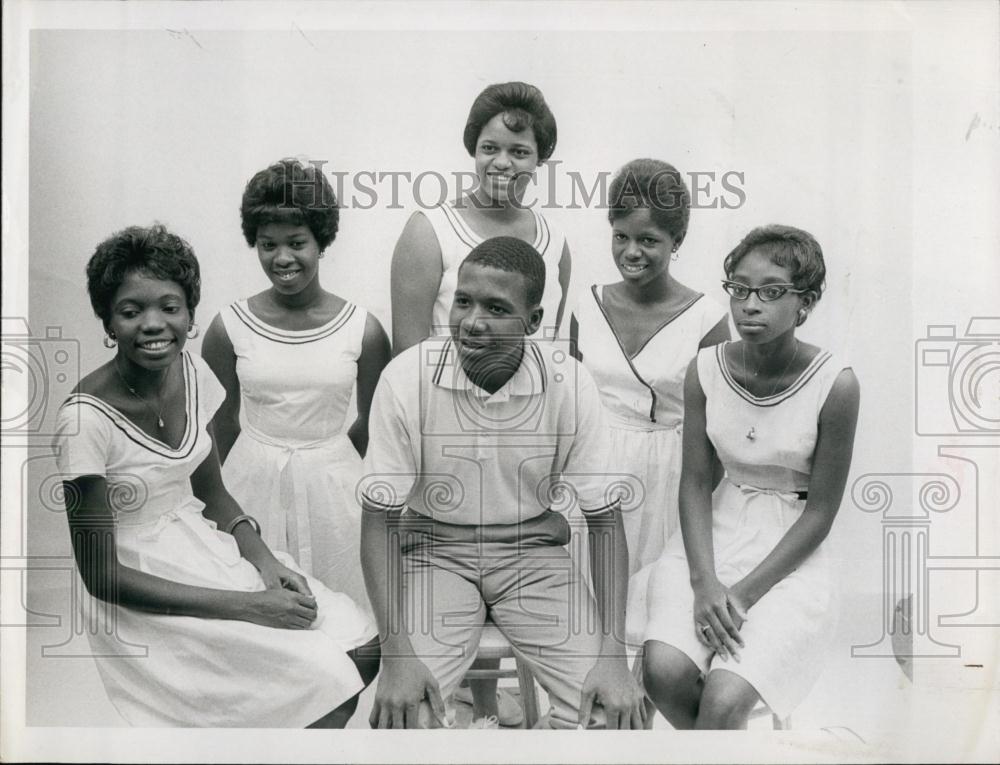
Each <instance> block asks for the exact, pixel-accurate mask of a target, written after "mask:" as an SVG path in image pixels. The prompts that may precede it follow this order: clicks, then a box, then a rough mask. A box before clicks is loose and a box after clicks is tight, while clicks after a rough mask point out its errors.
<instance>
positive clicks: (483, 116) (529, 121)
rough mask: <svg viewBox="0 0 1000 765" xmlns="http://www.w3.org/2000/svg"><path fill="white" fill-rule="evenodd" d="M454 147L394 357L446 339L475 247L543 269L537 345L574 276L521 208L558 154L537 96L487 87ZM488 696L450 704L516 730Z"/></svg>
mask: <svg viewBox="0 0 1000 765" xmlns="http://www.w3.org/2000/svg"><path fill="white" fill-rule="evenodd" d="M462 139H463V143H464V145H465V150H466V151H467V152H468V153H469V156H470V157H472V158H473V160H474V163H475V172H476V178H477V186H476V188H475V189H473V190H472V191H470V192H466V193H463V194H461V195H460V196H458V198H456V199H455V200H453V201H450V202H444V203H443V204H441V205H438V206H436V207H432V208H429V209H424V210H418V211H417V212H415V213H413V215H412V216H410V219H409V221H407V223H406V226H405V228H404V229H403V233H402V234H401V235H400V237H399V241H398V242H397V243H396V248H395V250H394V251H393V254H392V277H391V288H392V346H393V353H394V354H399V353H401V352H402V351H404V350H406V349H407V348H409V347H410V346H412V345H416V344H417V343H419V342H420V341H421V340H423V339H424V338H426V337H429V336H431V335H441V334H448V315H449V313H450V311H451V303H452V299H453V297H454V295H455V285H456V283H457V280H458V267H459V266H460V265H461V264H462V261H463V260H465V256H466V255H468V254H469V252H470V251H471V250H472V249H473V248H474V247H476V246H477V245H479V244H481V243H482V242H484V241H486V240H487V239H490V238H492V237H497V236H511V237H515V238H517V239H522V240H523V241H525V242H528V243H529V244H531V245H532V246H533V247H534V248H535V249H536V250H537V251H538V252H539V254H540V255H541V256H542V260H543V261H544V262H545V272H546V278H545V293H544V295H543V296H542V310H543V315H542V324H541V327H540V329H539V330H538V333H537V337H538V339H543V340H544V339H551V338H553V337H555V336H556V334H557V333H558V330H559V326H560V324H561V322H562V314H563V308H564V306H565V302H566V291H567V290H568V289H569V280H570V270H571V268H572V265H571V256H570V251H569V245H568V244H567V242H566V237H565V236H564V235H563V234H562V233H561V232H559V231H558V230H557V229H556V228H555V227H554V226H553V225H552V224H551V223H550V222H549V221H548V220H547V219H546V218H545V217H543V216H542V215H541V214H540V213H538V212H536V211H535V210H534V209H533V208H529V207H527V205H526V204H525V203H524V194H525V190H526V188H527V186H528V184H529V183H530V182H531V180H532V178H533V176H534V174H535V172H536V171H537V169H538V167H539V166H540V165H541V164H542V163H543V162H545V161H546V160H547V159H549V158H550V157H551V156H552V153H553V152H554V151H555V148H556V120H555V117H554V116H553V114H552V111H551V110H550V109H549V106H548V104H547V103H545V98H544V96H543V95H542V92H541V91H540V90H539V89H538V88H536V87H535V86H534V85H529V84H527V83H524V82H505V83H500V84H496V85H490V86H489V87H487V88H486V89H485V90H483V91H482V92H481V93H480V94H479V95H478V96H477V97H476V100H475V101H474V102H473V103H472V108H471V109H470V110H469V116H468V119H467V120H466V123H465V130H464V133H463V136H462ZM495 665H496V663H495V662H494V663H493V665H490V666H495ZM474 668H488V666H487V664H485V663H477V664H476V665H474ZM495 688H496V681H495V680H482V681H474V682H473V683H472V693H471V695H470V692H469V689H468V688H467V687H464V686H463V687H462V688H459V690H458V691H457V692H456V698H457V699H459V700H461V701H469V702H470V703H472V705H473V716H474V718H475V721H474V723H473V724H474V725H476V726H478V727H484V726H485V727H496V725H497V723H499V724H500V725H505V726H513V725H518V724H520V722H521V720H522V719H523V715H522V712H521V709H520V707H519V706H518V705H517V703H516V701H514V699H513V698H512V697H511V696H510V695H509V694H507V693H506V692H505V691H497V690H494V689H495Z"/></svg>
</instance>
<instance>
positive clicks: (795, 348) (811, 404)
mask: <svg viewBox="0 0 1000 765" xmlns="http://www.w3.org/2000/svg"><path fill="white" fill-rule="evenodd" d="M724 268H725V272H726V277H727V278H726V280H725V281H724V282H723V286H724V287H725V289H726V291H727V292H728V293H729V295H730V310H731V312H732V316H733V321H734V323H735V325H736V329H737V331H738V333H739V335H740V339H739V340H738V341H736V342H726V343H723V344H721V345H718V346H716V347H714V348H706V349H704V350H702V351H700V352H699V353H698V356H697V358H696V359H695V360H694V361H692V362H691V364H690V366H689V367H688V371H687V377H686V379H685V383H684V447H683V455H684V456H683V466H682V471H681V484H680V524H681V532H682V533H681V535H679V536H676V537H674V538H673V539H672V540H671V541H670V542H669V543H668V545H667V550H666V551H665V554H664V557H663V559H662V560H661V562H660V563H659V565H658V566H657V568H656V570H655V572H654V573H653V575H652V578H651V581H650V590H649V604H650V615H649V623H648V625H647V628H646V643H645V653H644V678H645V686H646V691H647V693H648V694H649V696H650V698H651V699H652V700H653V703H654V704H655V705H656V707H657V709H659V711H660V712H661V713H662V714H663V715H664V716H665V717H666V718H667V719H668V720H669V721H670V723H671V724H672V725H673V726H674V727H675V728H684V729H686V728H701V729H739V728H745V727H746V725H747V721H748V719H749V715H750V712H751V710H752V709H753V708H754V706H755V705H756V704H757V703H758V702H759V701H761V700H763V702H764V703H765V704H766V705H767V706H768V707H769V708H770V709H771V711H772V712H774V713H775V714H777V715H779V716H781V717H785V716H787V715H788V714H789V713H790V712H791V711H792V709H793V708H794V707H795V705H796V704H797V703H798V702H799V701H801V700H802V699H803V698H804V696H805V695H806V693H807V692H808V691H809V689H810V687H811V686H812V685H813V683H814V682H815V680H816V678H817V676H818V675H819V672H820V670H821V668H822V660H823V657H824V654H825V652H826V650H827V648H828V645H829V639H830V637H831V636H832V631H833V628H834V626H835V620H836V611H835V608H834V588H833V577H832V572H831V570H830V566H829V562H828V559H827V557H826V555H825V553H824V547H823V545H822V542H823V540H824V539H825V538H826V536H827V534H828V533H829V531H830V528H831V526H832V524H833V520H834V518H835V517H836V514H837V510H838V508H839V506H840V501H841V498H842V496H843V492H844V485H845V483H846V481H847V474H848V471H849V469H850V465H851V456H852V452H853V448H854V433H855V427H856V424H857V415H858V401H859V396H860V393H859V386H858V381H857V378H856V377H855V376H854V373H853V371H852V370H851V369H850V368H849V367H847V366H846V365H844V364H843V363H841V362H840V361H839V360H838V359H836V358H835V357H834V356H832V355H831V354H830V353H829V352H828V351H825V350H823V349H821V348H818V347H816V346H814V345H810V344H808V343H805V342H802V341H801V340H799V339H798V338H796V337H795V330H796V328H797V327H799V326H801V325H802V323H803V322H805V320H806V318H807V317H808V315H809V313H810V312H811V311H812V309H813V308H814V307H815V305H816V303H817V301H818V300H819V298H820V295H821V294H822V291H823V286H824V277H825V274H826V267H825V264H824V262H823V253H822V250H821V248H820V246H819V244H818V243H817V242H816V240H815V239H814V238H813V237H812V236H811V235H810V234H808V233H807V232H805V231H802V230H800V229H796V228H792V227H789V226H765V227H761V228H757V229H754V230H753V231H751V232H750V233H749V234H748V235H747V236H746V237H745V238H744V239H743V241H741V242H740V243H739V245H737V247H736V248H735V249H734V250H733V251H732V252H731V253H729V255H728V256H726V259H725V263H724ZM719 462H721V464H722V467H723V468H724V469H725V477H724V478H723V480H722V482H721V483H719V485H718V487H717V488H715V490H714V492H713V486H715V480H714V476H715V475H716V466H717V464H718V463H719ZM685 574H687V575H688V576H689V580H690V582H691V586H690V587H683V586H678V582H683V581H684V576H685ZM719 670H728V671H719Z"/></svg>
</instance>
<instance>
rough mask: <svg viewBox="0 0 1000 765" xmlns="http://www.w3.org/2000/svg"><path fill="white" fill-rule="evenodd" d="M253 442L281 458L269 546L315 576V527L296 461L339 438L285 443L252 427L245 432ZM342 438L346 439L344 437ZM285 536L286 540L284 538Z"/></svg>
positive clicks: (269, 514)
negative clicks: (303, 454)
mask: <svg viewBox="0 0 1000 765" xmlns="http://www.w3.org/2000/svg"><path fill="white" fill-rule="evenodd" d="M243 432H244V433H246V434H247V436H249V437H250V438H252V439H253V440H254V441H258V442H259V443H262V444H264V445H265V446H270V447H272V448H274V449H278V450H280V457H279V458H278V498H279V499H278V501H279V505H280V506H279V507H276V508H275V507H268V508H266V513H267V518H266V525H265V529H266V538H265V540H264V541H265V542H267V544H268V546H270V547H272V548H274V549H278V550H287V551H288V552H289V553H291V555H292V557H293V558H295V560H296V562H297V563H298V564H299V565H300V566H301V567H302V569H303V570H304V571H305V572H306V573H307V574H310V575H311V574H312V573H313V548H312V524H311V523H310V520H309V503H308V496H307V495H306V488H305V482H304V481H302V480H298V481H296V480H295V471H294V462H296V457H298V456H299V453H300V452H302V451H306V450H309V449H320V448H322V447H324V446H329V445H330V443H331V441H335V440H336V439H337V438H338V436H339V435H341V434H338V435H334V436H328V437H326V438H318V439H315V440H312V441H282V440H280V439H277V438H273V437H271V436H268V435H267V434H265V433H262V432H260V431H259V430H257V429H256V428H253V427H252V426H247V427H245V428H244V429H243ZM343 438H347V436H346V435H343ZM282 536H284V539H282V538H281V537H282Z"/></svg>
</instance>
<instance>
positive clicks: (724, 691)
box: [696, 670, 760, 730]
mask: <svg viewBox="0 0 1000 765" xmlns="http://www.w3.org/2000/svg"><path fill="white" fill-rule="evenodd" d="M758 701H760V695H759V694H758V693H757V691H756V690H755V689H754V687H753V686H752V685H750V683H748V682H747V681H746V680H744V679H743V678H742V677H740V676H739V675H737V674H735V673H733V672H729V671H727V670H714V671H712V672H710V673H709V675H708V679H707V680H706V681H705V690H704V691H703V693H702V695H701V704H700V705H699V707H698V720H697V723H696V727H699V728H710V729H715V730H739V729H742V728H746V726H747V721H748V720H749V719H750V712H752V711H753V708H754V707H755V706H756V705H757V702H758Z"/></svg>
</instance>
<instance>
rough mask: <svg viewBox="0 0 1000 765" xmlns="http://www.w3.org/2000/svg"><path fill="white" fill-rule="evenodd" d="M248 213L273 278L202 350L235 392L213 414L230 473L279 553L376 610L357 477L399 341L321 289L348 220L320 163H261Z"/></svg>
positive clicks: (253, 238) (254, 243)
mask: <svg viewBox="0 0 1000 765" xmlns="http://www.w3.org/2000/svg"><path fill="white" fill-rule="evenodd" d="M241 215H242V219H243V234H244V236H245V238H246V241H247V243H248V244H249V245H250V246H251V247H255V248H256V250H257V256H258V258H259V260H260V265H261V267H262V268H263V269H264V273H265V274H266V275H267V278H268V279H269V280H270V282H271V286H270V287H269V288H268V289H266V290H264V291H263V292H260V293H258V294H256V295H253V296H251V297H249V298H246V299H243V300H238V301H236V302H235V303H233V304H232V305H231V306H229V307H228V308H227V309H225V310H223V311H222V312H221V313H220V314H219V315H218V316H216V317H215V319H214V320H213V321H212V325H211V326H210V327H209V330H208V333H207V335H206V336H205V342H204V345H203V347H202V354H203V355H204V357H205V361H207V362H208V365H209V366H210V367H211V368H212V370H213V371H214V372H215V374H216V375H217V376H218V378H219V380H221V381H222V384H223V386H224V387H225V389H226V400H225V402H224V403H223V405H222V406H221V407H220V408H219V412H218V414H216V416H215V423H214V424H215V429H216V439H217V441H218V445H219V454H220V456H221V458H222V460H223V473H222V474H223V478H224V479H225V481H226V485H227V486H228V487H229V490H230V491H231V492H232V493H233V496H234V497H235V498H236V500H237V501H238V502H239V503H240V505H241V506H242V507H243V508H244V509H246V511H247V512H249V513H252V514H253V515H256V516H257V517H258V518H259V519H260V524H261V534H262V535H263V537H264V540H265V541H266V542H267V543H268V545H270V546H271V548H272V549H275V550H281V551H283V552H287V553H289V554H290V555H291V556H292V557H293V558H294V559H295V560H296V561H297V562H298V564H299V565H300V566H301V567H302V568H303V570H305V571H306V572H307V573H309V574H310V575H312V576H315V577H316V578H317V579H319V580H320V581H321V582H323V583H324V584H326V585H327V586H328V587H330V588H331V589H333V590H336V591H338V592H344V593H347V594H348V595H350V596H351V597H352V598H353V599H354V600H355V602H357V603H358V604H359V605H361V606H362V607H364V608H368V596H367V594H366V591H365V585H364V580H363V578H362V575H361V558H360V549H361V508H360V505H359V504H358V502H357V499H356V496H355V487H356V486H357V482H358V481H359V480H360V478H361V472H362V463H361V457H362V456H363V455H364V453H365V449H366V447H367V444H368V410H369V408H370V406H371V400H372V395H373V394H374V391H375V384H376V383H377V382H378V378H379V375H380V374H381V373H382V368H383V367H384V366H385V365H386V363H387V362H388V360H389V355H390V354H389V341H388V338H387V337H386V335H385V332H384V331H383V329H382V326H381V324H379V322H378V320H377V319H376V318H375V317H374V316H372V315H371V314H369V313H368V312H367V311H365V310H364V309H363V308H361V307H359V306H357V305H355V304H353V303H350V302H348V301H347V300H345V299H344V298H342V297H339V296H338V295H335V294H333V293H332V292H327V291H326V290H324V289H323V287H322V286H321V285H320V276H319V265H320V260H321V259H322V258H323V256H324V254H325V251H326V249H327V247H328V246H329V245H330V244H331V243H332V242H333V240H334V238H335V237H336V234H337V225H338V220H339V216H338V209H337V200H336V197H335V196H334V193H333V189H332V188H331V187H330V183H329V181H328V180H327V179H326V178H325V177H324V175H323V173H322V172H321V171H320V170H319V169H317V168H316V167H315V166H312V165H310V166H308V167H306V166H303V165H302V164H301V163H300V162H298V161H297V160H289V159H286V160H282V161H281V162H278V163H276V164H274V165H271V166H270V167H268V168H266V169H264V170H261V171H260V172H259V173H257V174H256V175H254V177H253V178H252V179H251V180H250V182H249V183H248V184H247V187H246V190H245V192H244V194H243V202H242V206H241ZM355 383H356V384H357V419H355V421H354V423H353V424H352V425H351V426H350V428H349V429H346V432H345V427H344V426H345V425H346V422H345V419H346V416H347V413H348V409H349V405H350V401H351V394H352V391H353V390H354V388H355ZM241 409H242V413H243V422H242V423H241V421H240V419H241V418H240V412H241Z"/></svg>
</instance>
